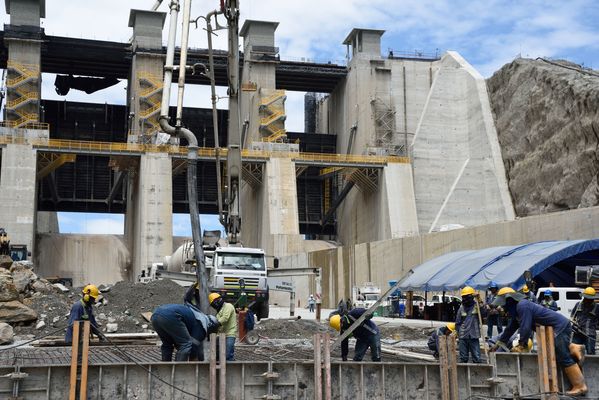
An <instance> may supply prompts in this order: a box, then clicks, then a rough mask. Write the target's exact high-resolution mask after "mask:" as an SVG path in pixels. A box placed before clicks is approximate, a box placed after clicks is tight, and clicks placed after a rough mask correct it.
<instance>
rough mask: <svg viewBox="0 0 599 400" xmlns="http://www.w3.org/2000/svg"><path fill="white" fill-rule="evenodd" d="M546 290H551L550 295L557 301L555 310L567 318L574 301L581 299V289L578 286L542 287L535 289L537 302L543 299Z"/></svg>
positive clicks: (574, 303)
mask: <svg viewBox="0 0 599 400" xmlns="http://www.w3.org/2000/svg"><path fill="white" fill-rule="evenodd" d="M546 290H551V296H552V297H553V300H555V302H556V303H557V312H559V313H560V314H562V315H563V316H564V317H566V318H568V319H569V318H570V314H571V313H572V310H573V309H574V306H575V305H576V303H578V302H579V301H580V300H582V291H583V289H582V288H579V287H542V288H539V289H538V290H537V302H538V303H539V304H540V303H541V301H542V300H543V296H544V293H545V291H546Z"/></svg>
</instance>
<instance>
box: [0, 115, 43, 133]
mask: <svg viewBox="0 0 599 400" xmlns="http://www.w3.org/2000/svg"><path fill="white" fill-rule="evenodd" d="M22 120H24V118H22V117H21V118H19V119H18V120H16V121H0V126H1V127H4V128H19V127H20V128H23V129H40V130H46V131H47V130H50V125H48V124H47V123H45V122H36V121H32V122H27V123H25V125H23V126H19V124H21V123H22ZM4 137H5V136H2V138H4Z"/></svg>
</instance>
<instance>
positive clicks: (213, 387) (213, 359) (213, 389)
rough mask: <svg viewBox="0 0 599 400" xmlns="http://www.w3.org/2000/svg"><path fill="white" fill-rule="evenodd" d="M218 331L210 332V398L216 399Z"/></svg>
mask: <svg viewBox="0 0 599 400" xmlns="http://www.w3.org/2000/svg"><path fill="white" fill-rule="evenodd" d="M216 340H217V336H216V333H212V334H210V400H216Z"/></svg>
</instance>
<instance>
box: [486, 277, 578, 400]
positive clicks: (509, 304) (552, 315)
mask: <svg viewBox="0 0 599 400" xmlns="http://www.w3.org/2000/svg"><path fill="white" fill-rule="evenodd" d="M493 304H494V305H495V306H498V307H502V308H503V309H504V310H506V311H507V313H508V314H509V315H510V317H511V320H510V323H509V324H508V326H507V327H506V329H505V330H504V331H503V334H502V335H501V337H500V338H499V342H501V343H507V342H508V340H509V339H510V337H511V336H512V335H513V334H514V333H515V332H516V330H518V329H519V331H520V339H519V342H518V345H517V346H516V348H515V350H516V351H526V350H525V349H526V348H527V343H528V339H529V338H530V337H531V336H532V332H533V330H534V329H535V325H543V326H551V327H553V334H554V336H555V339H554V343H555V358H556V360H557V363H558V364H559V365H560V366H562V368H563V369H564V372H565V374H566V376H567V378H568V380H569V381H570V384H571V385H572V388H571V389H570V390H569V391H568V392H566V394H567V395H568V396H580V395H584V394H586V392H587V386H586V384H585V381H584V376H583V375H582V370H581V369H580V367H579V366H578V364H576V361H575V360H574V359H573V358H572V355H571V354H570V336H571V334H572V327H571V325H570V321H569V320H568V319H567V318H566V317H564V316H563V315H561V314H560V313H558V312H555V311H552V310H550V309H548V308H545V307H542V306H540V305H538V304H535V303H533V302H531V301H528V300H526V299H525V297H524V295H523V294H522V293H518V292H516V291H515V290H514V289H512V288H509V287H504V288H501V289H500V290H499V292H497V298H496V299H495V301H494V303H493ZM501 343H498V344H496V345H495V346H493V347H492V348H491V350H492V351H495V350H496V349H497V348H498V347H499V346H500V345H501Z"/></svg>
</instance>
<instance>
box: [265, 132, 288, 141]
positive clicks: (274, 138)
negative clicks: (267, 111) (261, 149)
mask: <svg viewBox="0 0 599 400" xmlns="http://www.w3.org/2000/svg"><path fill="white" fill-rule="evenodd" d="M286 134H287V131H286V130H285V129H279V130H278V131H276V132H275V133H273V134H272V135H270V136H267V137H265V138H262V141H263V142H269V143H272V142H276V141H277V140H279V139H280V138H282V137H283V136H285V135H286Z"/></svg>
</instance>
